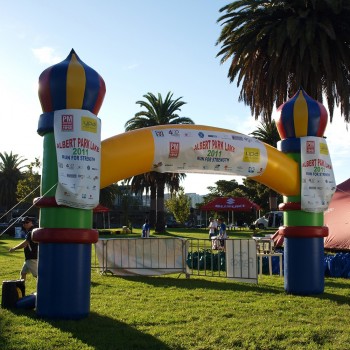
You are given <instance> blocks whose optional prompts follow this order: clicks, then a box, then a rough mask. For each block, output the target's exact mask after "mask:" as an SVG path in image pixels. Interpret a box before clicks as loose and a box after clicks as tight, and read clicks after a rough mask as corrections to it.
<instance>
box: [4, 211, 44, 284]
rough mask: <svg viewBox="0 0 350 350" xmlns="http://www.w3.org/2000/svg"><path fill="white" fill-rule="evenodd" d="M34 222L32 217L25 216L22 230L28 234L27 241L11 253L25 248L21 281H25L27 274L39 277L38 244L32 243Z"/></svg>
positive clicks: (11, 249) (14, 248) (11, 250)
mask: <svg viewBox="0 0 350 350" xmlns="http://www.w3.org/2000/svg"><path fill="white" fill-rule="evenodd" d="M33 227H34V225H33V221H32V219H31V218H30V217H28V216H25V217H24V218H23V219H22V228H23V231H25V232H26V234H25V240H24V241H23V242H21V243H20V244H18V245H16V246H15V247H13V248H10V249H9V251H10V252H11V253H12V252H14V251H16V250H19V249H23V248H24V256H25V261H24V263H23V266H22V270H21V279H23V280H25V279H26V277H27V273H28V272H31V273H32V275H33V276H34V277H37V276H38V243H35V242H33V241H32V229H33Z"/></svg>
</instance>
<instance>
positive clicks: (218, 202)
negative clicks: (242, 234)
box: [200, 197, 260, 226]
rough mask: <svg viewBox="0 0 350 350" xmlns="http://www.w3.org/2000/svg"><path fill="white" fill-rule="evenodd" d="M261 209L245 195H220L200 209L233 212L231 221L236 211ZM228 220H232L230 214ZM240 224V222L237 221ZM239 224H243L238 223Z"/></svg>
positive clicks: (232, 220)
mask: <svg viewBox="0 0 350 350" xmlns="http://www.w3.org/2000/svg"><path fill="white" fill-rule="evenodd" d="M254 209H255V210H260V207H259V206H258V205H257V204H256V203H254V202H252V201H250V200H249V199H247V198H243V197H218V198H215V199H214V200H212V201H211V202H209V203H207V204H205V205H203V206H202V207H201V208H200V210H203V211H206V212H208V211H216V212H220V211H227V212H228V213H230V212H231V213H232V218H231V222H232V223H233V222H234V212H251V211H253V210H254ZM228 221H230V217H229V215H228ZM237 224H238V223H237ZM238 226H241V225H239V224H238Z"/></svg>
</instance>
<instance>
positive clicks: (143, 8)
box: [0, 0, 350, 194]
mask: <svg viewBox="0 0 350 350" xmlns="http://www.w3.org/2000/svg"><path fill="white" fill-rule="evenodd" d="M227 3H228V1H222V0H215V1H214V0H176V1H169V0H168V1H164V0H144V1H142V0H128V1H125V0H113V1H112V0H110V1H106V0H105V1H99V2H96V1H90V0H85V1H80V0H78V1H66V0H63V1H59V2H51V3H50V2H47V1H41V0H40V1H30V2H29V1H16V2H15V1H11V2H10V1H4V0H0V5H1V9H2V10H1V15H0V19H1V20H0V42H1V66H0V76H1V79H0V96H1V106H2V108H1V109H0V113H1V120H2V128H0V140H1V143H0V152H10V151H13V153H17V154H19V155H21V156H23V157H24V158H27V159H28V160H30V161H31V160H34V158H35V157H39V158H41V157H42V138H41V137H40V136H39V135H37V133H36V129H37V124H38V119H39V116H40V114H41V112H42V111H41V107H40V102H39V99H38V97H37V89H38V78H39V75H40V74H41V72H42V71H43V70H45V69H46V68H47V67H49V66H51V65H53V64H56V63H58V62H60V61H62V60H63V59H65V58H66V57H67V56H68V54H69V52H70V50H71V49H72V48H74V50H75V51H76V53H77V54H78V56H79V57H80V58H81V59H82V60H83V61H84V62H85V63H86V64H88V65H89V66H91V67H92V68H94V69H95V70H96V71H97V72H98V73H99V74H100V75H101V76H102V77H103V79H104V80H105V83H106V89H107V92H106V96H105V99H104V103H103V105H102V108H101V110H100V112H99V115H98V116H99V117H100V118H101V120H102V139H105V138H108V137H111V136H114V135H117V134H120V133H122V132H123V131H124V124H125V122H126V121H127V120H128V119H130V118H132V117H133V116H134V115H135V113H136V112H138V111H139V110H140V109H139V106H138V105H136V104H135V102H136V101H138V100H142V99H143V97H142V96H143V95H144V94H146V93H148V92H152V93H154V94H157V93H161V94H162V95H163V96H165V95H166V93H167V92H168V91H171V92H173V94H174V96H173V97H174V98H178V97H182V100H183V101H185V102H187V104H186V105H184V106H183V107H182V110H181V112H180V115H182V116H187V117H190V118H191V119H192V120H193V121H194V122H195V123H196V124H202V125H210V126H215V127H223V128H228V129H231V130H233V131H237V132H241V133H245V134H248V133H250V132H252V131H253V130H254V129H256V127H257V125H258V122H256V121H254V118H253V117H252V116H251V113H250V109H249V108H248V107H247V106H245V105H244V104H243V103H242V102H240V103H239V102H238V96H239V91H240V89H238V88H237V87H236V84H235V83H234V84H230V83H229V80H228V78H227V71H228V65H227V64H224V65H221V64H220V59H219V58H217V57H216V54H217V53H218V51H219V47H218V46H216V45H215V43H216V40H217V38H218V36H219V33H220V29H221V28H220V25H219V24H217V23H216V21H217V19H218V18H219V16H220V14H219V9H220V8H221V7H222V6H224V5H226V4H227ZM325 135H326V136H327V142H328V147H329V149H330V152H331V157H332V162H333V166H334V171H335V177H336V181H337V183H340V182H342V181H344V180H346V179H348V177H349V171H348V166H347V161H348V159H349V154H350V142H349V133H348V131H347V130H346V124H345V123H344V122H343V121H342V118H341V116H340V114H339V113H338V112H337V113H336V114H335V116H334V122H333V123H332V124H331V125H330V124H329V125H328V127H327V130H326V133H325ZM231 178H232V176H222V175H220V176H218V175H201V174H200V175H198V174H188V175H187V178H186V180H185V181H184V182H183V183H182V185H183V186H184V187H185V191H186V192H196V193H198V194H205V193H207V192H208V191H207V187H208V186H213V185H214V183H215V181H217V180H219V179H226V180H229V179H231ZM238 179H239V178H238Z"/></svg>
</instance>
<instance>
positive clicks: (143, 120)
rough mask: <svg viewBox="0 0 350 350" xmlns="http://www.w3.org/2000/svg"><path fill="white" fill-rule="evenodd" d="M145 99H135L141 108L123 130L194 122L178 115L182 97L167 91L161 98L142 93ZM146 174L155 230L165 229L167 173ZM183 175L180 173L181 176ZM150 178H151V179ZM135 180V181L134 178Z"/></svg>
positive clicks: (159, 95)
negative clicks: (155, 196)
mask: <svg viewBox="0 0 350 350" xmlns="http://www.w3.org/2000/svg"><path fill="white" fill-rule="evenodd" d="M143 97H144V98H145V99H146V101H137V102H136V104H138V105H140V107H141V108H144V109H145V110H141V111H140V112H138V113H136V114H135V116H134V117H133V118H131V119H129V120H128V121H127V122H126V123H125V131H131V130H135V129H141V128H145V127H150V126H157V125H168V124H194V123H193V121H192V119H190V118H187V117H180V116H179V115H178V114H177V112H178V111H181V107H182V106H183V105H184V104H186V102H184V101H181V98H182V97H179V98H177V99H173V94H172V93H171V92H170V91H169V92H168V93H167V95H166V97H165V99H163V97H162V95H161V94H159V93H158V96H155V95H154V94H152V93H150V92H149V93H147V94H146V95H143ZM147 176H148V184H149V188H150V191H151V209H152V208H153V209H154V208H155V207H156V208H157V219H156V232H164V231H165V208H164V190H165V186H166V184H167V183H168V181H169V175H166V174H160V173H157V172H151V174H149V175H147ZM183 176H185V175H182V177H183ZM175 178H177V179H178V183H179V182H180V178H181V177H180V174H173V176H172V177H171V179H172V181H174V179H175ZM151 179H152V180H151ZM135 182H137V181H136V180H135ZM154 193H156V194H157V205H155V203H153V202H152V200H154V198H153V197H152V194H153V195H154Z"/></svg>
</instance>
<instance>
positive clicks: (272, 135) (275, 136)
mask: <svg viewBox="0 0 350 350" xmlns="http://www.w3.org/2000/svg"><path fill="white" fill-rule="evenodd" d="M250 135H252V136H253V137H255V138H256V139H258V140H260V141H262V142H265V143H267V144H269V145H271V146H273V147H277V142H278V141H279V140H280V139H281V138H280V135H279V133H278V130H277V126H276V122H275V121H274V120H271V122H270V121H265V122H263V123H260V126H258V127H257V129H256V130H254V131H253V132H251V133H250ZM277 201H278V194H277V193H276V192H275V191H274V190H272V189H270V190H269V205H270V210H277V209H278V208H277Z"/></svg>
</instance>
